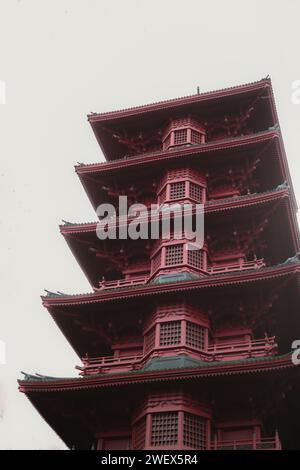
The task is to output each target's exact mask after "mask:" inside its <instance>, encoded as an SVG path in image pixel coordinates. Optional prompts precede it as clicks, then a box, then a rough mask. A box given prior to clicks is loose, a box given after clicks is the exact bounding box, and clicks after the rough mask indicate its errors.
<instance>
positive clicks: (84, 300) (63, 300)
mask: <svg viewBox="0 0 300 470" xmlns="http://www.w3.org/2000/svg"><path fill="white" fill-rule="evenodd" d="M299 273H300V262H294V263H286V264H281V265H279V266H275V267H274V266H272V267H268V268H261V269H259V270H253V271H250V270H249V271H243V272H237V273H230V274H223V275H213V276H205V277H203V278H199V279H197V280H193V281H181V282H173V283H168V284H160V285H159V286H158V285H156V284H144V285H142V286H136V287H134V288H126V287H124V288H122V289H119V290H118V289H110V290H107V291H105V290H103V291H97V292H93V293H88V294H77V295H66V296H65V295H55V296H53V297H51V296H42V302H43V305H44V306H45V307H46V308H49V309H50V308H52V307H59V306H64V305H80V304H89V303H101V302H110V301H113V300H122V299H127V298H128V299H129V298H136V297H146V296H153V295H163V294H169V293H174V292H188V291H191V290H195V289H205V288H212V287H225V286H230V285H239V284H243V283H247V282H255V281H263V280H270V279H274V278H277V277H284V276H290V275H297V276H299Z"/></svg>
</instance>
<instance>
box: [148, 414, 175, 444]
mask: <svg viewBox="0 0 300 470" xmlns="http://www.w3.org/2000/svg"><path fill="white" fill-rule="evenodd" d="M151 431H152V432H151V445H152V446H171V445H175V444H177V441H178V413H177V412H169V413H153V415H152V430H151Z"/></svg>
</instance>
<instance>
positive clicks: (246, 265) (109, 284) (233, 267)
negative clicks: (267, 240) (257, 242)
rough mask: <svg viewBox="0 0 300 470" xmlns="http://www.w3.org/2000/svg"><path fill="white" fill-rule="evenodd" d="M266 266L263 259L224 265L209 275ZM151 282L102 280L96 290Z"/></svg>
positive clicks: (212, 268) (209, 270) (141, 278)
mask: <svg viewBox="0 0 300 470" xmlns="http://www.w3.org/2000/svg"><path fill="white" fill-rule="evenodd" d="M264 266H265V262H264V260H262V259H259V260H254V261H243V262H240V263H235V264H229V265H222V266H209V267H208V268H207V273H208V274H222V273H227V272H233V271H243V270H245V269H259V268H262V267H264ZM148 280H149V276H148V275H147V276H136V277H132V278H128V279H114V280H113V281H106V280H102V281H100V282H99V288H95V290H96V291H98V290H104V289H117V288H120V287H129V286H137V285H142V284H146V283H147V282H148Z"/></svg>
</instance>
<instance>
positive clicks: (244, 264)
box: [19, 79, 300, 450]
mask: <svg viewBox="0 0 300 470" xmlns="http://www.w3.org/2000/svg"><path fill="white" fill-rule="evenodd" d="M88 120H89V123H90V125H91V127H92V129H93V132H94V134H95V136H96V138H97V141H98V142H99V145H100V147H101V150H102V152H103V154H104V156H105V159H106V161H105V162H104V163H96V164H80V165H79V166H76V172H77V174H78V176H79V179H80V181H81V183H82V185H83V187H84V189H85V191H86V193H87V195H88V197H89V199H90V201H91V203H92V205H93V207H94V208H95V210H96V209H97V207H98V206H99V205H100V204H101V203H111V204H113V205H114V206H116V207H117V206H118V197H119V196H120V195H127V196H128V203H129V204H132V203H142V204H144V205H146V206H147V208H148V207H150V205H151V204H155V203H158V204H160V205H161V204H163V203H174V202H175V203H180V204H186V203H188V202H190V203H202V204H204V208H205V209H204V210H205V214H204V217H205V243H204V245H203V247H202V248H201V249H199V250H187V249H186V248H187V244H188V243H189V242H188V240H187V239H185V238H182V239H180V240H178V239H176V238H175V237H174V236H173V235H174V233H173V234H172V233H171V236H170V237H169V239H163V238H160V239H158V240H151V239H147V240H146V239H138V240H132V239H130V238H128V239H118V238H117V239H115V240H109V239H107V240H100V239H99V238H98V237H97V234H96V227H97V222H95V223H86V224H85V223H80V224H75V223H64V225H62V226H61V227H60V231H61V233H62V235H63V236H64V238H65V240H66V242H67V244H68V245H69V247H70V249H71V251H72V253H73V254H74V256H75V258H76V260H77V261H78V263H79V265H80V267H81V268H82V270H83V271H84V273H85V275H86V276H87V278H88V280H89V281H90V283H91V286H92V288H91V292H90V293H87V294H79V295H78V294H77V295H66V294H62V293H51V292H48V293H47V295H45V296H44V297H42V301H43V305H44V306H45V307H46V308H47V310H48V311H49V313H50V314H51V315H52V317H53V319H54V321H55V322H56V324H57V325H58V327H59V328H60V330H61V332H62V333H63V334H64V336H65V337H66V338H67V340H68V341H69V343H70V344H71V345H72V347H73V348H74V350H75V351H76V353H77V354H78V356H79V358H80V360H81V364H80V365H78V366H76V368H77V369H78V371H79V375H78V377H72V378H57V377H48V376H43V375H39V374H33V375H31V374H27V373H26V374H25V377H24V379H23V380H20V381H19V388H20V390H21V392H23V393H25V394H26V396H27V397H28V398H29V400H30V401H31V402H32V404H33V405H34V407H35V408H36V409H37V410H38V411H39V413H40V414H41V415H42V417H43V418H44V419H45V420H46V422H47V423H48V424H49V425H50V426H51V427H52V428H53V429H54V430H55V431H56V433H57V434H58V435H59V436H60V437H61V438H62V439H63V441H64V442H65V443H66V445H67V446H68V447H69V448H73V449H99V450H102V449H107V450H114V449H119V450H124V449H147V450H159V449H164V450H170V449H180V450H184V449H187V450H188V449H197V450H202V449H203V450H206V449H207V450H216V449H253V450H254V449H257V450H260V449H273V450H275V449H281V448H283V449H297V448H298V449H299V448H300V420H299V418H300V405H299V393H300V368H299V367H298V366H297V365H296V364H295V361H293V360H292V359H293V357H294V354H293V353H294V352H295V351H293V346H292V344H293V342H294V340H297V339H300V316H299V288H300V283H299V274H300V259H299V230H298V226H297V220H296V211H297V207H296V201H295V196H294V192H293V188H292V183H291V178H290V175H289V169H288V165H287V159H286V155H285V151H284V146H283V141H282V136H281V132H280V127H279V124H278V118H277V113H276V108H275V104H274V98H273V92H272V86H271V81H270V80H269V79H263V80H260V81H258V82H255V83H250V84H247V85H241V86H236V87H232V88H227V89H223V90H220V91H212V92H208V93H201V94H199V93H198V94H196V95H193V96H188V97H184V98H176V99H173V100H168V101H162V102H159V103H154V104H149V105H144V106H139V107H135V108H130V109H125V110H120V111H113V112H108V113H102V114H94V113H93V114H91V115H89V116H88ZM117 218H118V215H117ZM54 355H55V354H54ZM57 360H59V358H58V357H57Z"/></svg>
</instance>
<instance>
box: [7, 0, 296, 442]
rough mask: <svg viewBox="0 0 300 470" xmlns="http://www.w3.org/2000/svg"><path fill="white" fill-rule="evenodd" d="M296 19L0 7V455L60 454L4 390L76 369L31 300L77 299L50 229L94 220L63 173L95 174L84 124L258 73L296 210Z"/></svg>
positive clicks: (17, 1) (89, 1) (95, 3)
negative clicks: (0, 345)
mask: <svg viewBox="0 0 300 470" xmlns="http://www.w3.org/2000/svg"><path fill="white" fill-rule="evenodd" d="M299 19H300V2H299V0H285V1H283V0H281V1H278V0H277V1H274V0H273V1H271V0H269V1H268V0H264V1H261V0H252V1H251V2H249V0H247V1H243V0H227V1H226V2H224V1H221V0H219V1H212V0H209V1H203V0H185V1H175V0H159V1H158V0H151V1H145V0H143V1H142V0H126V1H125V0H118V1H117V0H109V1H104V0H0V50H1V54H0V80H3V81H5V83H6V104H4V105H0V158H1V165H0V177H1V179H0V191H1V197H0V203H1V219H0V220H1V242H2V243H1V249H2V254H1V263H0V276H1V279H0V280H1V282H0V286H1V310H0V315H1V317H0V339H2V340H3V341H5V343H6V352H7V364H6V365H0V448H2V449H3V448H4V449H6V448H7V449H49V448H50V449H63V448H65V446H64V444H63V443H62V442H61V440H60V439H59V438H58V437H57V435H56V434H55V433H54V431H53V430H51V429H50V428H49V426H48V425H47V424H46V423H45V422H44V421H43V420H42V418H41V417H40V416H39V414H38V413H37V411H36V410H35V409H34V408H33V407H32V406H31V404H30V403H29V402H28V400H27V399H26V397H25V396H24V395H23V394H20V393H18V391H17V383H16V380H17V378H19V377H20V376H21V375H20V370H25V371H27V372H32V373H34V372H40V373H43V374H49V375H56V376H59V375H61V376H66V375H67V376H68V375H75V370H74V365H75V364H78V363H79V359H78V357H77V356H76V355H75V353H74V352H73V350H72V349H71V347H70V346H69V345H68V343H67V341H66V340H65V338H64V337H63V335H62V334H61V332H60V331H59V330H58V328H57V327H56V325H55V324H54V322H53V321H52V319H51V318H50V316H49V314H48V313H47V311H46V310H45V309H44V308H43V307H42V306H41V301H40V297H39V296H40V295H41V294H42V293H43V289H44V288H46V289H49V290H53V291H56V290H60V291H63V292H68V293H80V292H88V291H90V286H89V284H88V282H87V280H86V279H85V277H84V275H83V273H82V272H81V271H80V268H79V267H78V265H77V264H76V261H75V260H74V259H73V257H72V255H71V252H70V251H69V249H68V247H67V245H66V244H65V242H64V240H63V238H62V236H61V235H60V234H59V230H58V224H59V223H60V221H61V219H66V220H69V221H77V222H84V221H90V220H94V219H95V215H94V213H93V210H92V208H91V206H90V204H89V201H88V199H87V197H86V194H85V192H84V190H83V188H82V186H81V184H80V182H79V180H78V178H77V176H76V175H75V173H74V168H73V165H74V164H75V163H76V162H77V161H79V162H86V163H89V162H97V161H103V156H102V154H101V152H100V149H99V147H98V144H97V142H96V140H95V138H94V135H93V133H92V131H91V129H90V127H89V125H88V123H87V120H86V114H87V113H89V112H90V111H97V112H103V111H108V110H114V109H119V108H123V107H128V106H133V105H138V104H144V103H147V102H153V101H157V100H162V99H168V98H173V97H179V96H184V95H189V94H194V93H195V92H196V87H197V86H199V87H200V90H201V91H207V90H214V89H218V88H223V87H228V86H232V85H236V84H242V83H247V82H251V81H255V80H259V79H261V78H262V77H265V76H266V75H268V74H270V76H271V78H272V81H273V87H274V93H275V99H276V103H277V108H278V114H279V119H280V123H281V127H282V131H283V137H284V142H285V147H286V151H287V155H288V160H289V165H290V170H291V174H292V178H293V182H294V188H295V192H296V197H297V199H298V201H299V197H300V176H299V169H300V163H299V162H300V160H299V149H300V136H299V122H300V104H299V105H297V104H292V100H291V96H292V84H293V82H294V81H295V80H300V64H299V55H300V54H299V44H300V41H299ZM133 178H134V174H133ZM1 410H2V412H1Z"/></svg>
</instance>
